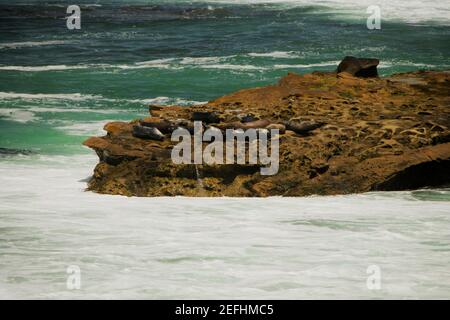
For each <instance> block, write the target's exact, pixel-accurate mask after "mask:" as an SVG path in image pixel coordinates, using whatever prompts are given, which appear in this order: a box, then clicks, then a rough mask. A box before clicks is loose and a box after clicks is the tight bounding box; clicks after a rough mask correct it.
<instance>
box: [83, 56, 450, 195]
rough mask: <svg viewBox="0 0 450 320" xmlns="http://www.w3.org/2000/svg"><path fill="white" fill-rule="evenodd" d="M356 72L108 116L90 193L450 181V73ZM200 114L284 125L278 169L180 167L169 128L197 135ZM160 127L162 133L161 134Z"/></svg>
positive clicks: (271, 191) (229, 123)
mask: <svg viewBox="0 0 450 320" xmlns="http://www.w3.org/2000/svg"><path fill="white" fill-rule="evenodd" d="M372 65H373V64H372ZM363 66H366V64H363ZM371 67H372V66H371ZM363 69H364V68H363ZM347 70H348V69H347ZM355 70H356V69H355ZM351 73H352V72H350V73H349V72H340V73H337V72H336V73H319V72H314V73H312V74H306V75H298V74H293V73H291V74H288V75H287V76H285V77H283V78H282V79H281V80H280V81H279V82H278V83H277V84H275V85H270V86H266V87H261V88H254V89H245V90H241V91H238V92H235V93H232V94H229V95H226V96H223V97H220V98H218V99H216V100H213V101H210V102H208V103H207V104H205V105H201V106H192V107H182V106H151V107H150V116H149V117H148V118H145V119H139V120H135V121H132V122H130V123H126V122H111V123H108V124H107V125H106V126H105V130H106V132H107V134H106V135H105V136H104V137H92V138H89V139H88V140H86V141H85V142H84V144H85V145H86V146H88V147H90V148H92V149H94V150H95V151H96V152H97V154H98V156H99V159H100V162H99V164H98V165H97V166H96V168H95V170H94V175H93V177H92V179H91V180H90V182H89V190H92V191H96V192H100V193H108V194H121V195H127V196H132V195H134V196H167V195H170V196H173V195H186V196H241V197H244V196H258V197H264V196H273V195H283V196H305V195H311V194H321V195H328V194H346V193H357V192H366V191H371V190H405V189H414V188H420V187H424V186H436V185H442V184H447V183H450V172H449V168H450V166H449V162H450V131H449V127H450V73H449V72H431V71H429V72H424V71H419V72H412V73H405V74H397V75H393V76H391V77H387V78H367V79H364V78H360V77H357V76H353V75H352V74H351ZM355 75H358V72H356V73H355ZM197 119H201V120H203V124H204V127H205V128H207V127H214V128H217V130H222V131H223V130H226V129H227V128H228V129H229V128H232V129H241V128H244V129H245V128H256V129H259V130H265V129H270V128H278V129H279V130H280V134H279V135H276V136H274V137H269V138H270V139H279V143H280V146H279V155H280V166H279V171H278V173H277V174H275V175H271V176H264V175H261V173H260V170H259V169H260V165H258V164H256V165H255V164H224V165H194V164H174V163H173V162H172V160H171V157H170V155H171V150H172V148H173V146H174V144H176V142H172V141H171V139H170V133H171V132H172V131H173V130H174V129H175V128H179V127H183V128H185V129H187V130H188V131H190V132H192V130H193V122H192V121H193V120H197ZM136 127H139V130H141V129H142V128H155V129H157V130H158V132H156V131H154V130H152V131H151V133H149V132H147V131H145V130H144V131H145V132H147V133H148V135H147V136H145V134H143V135H144V136H139V135H136V130H137V129H135V128H136ZM141 131H142V130H141ZM141 131H139V132H141ZM155 132H156V134H157V136H159V134H161V135H163V138H162V139H152V138H151V134H155Z"/></svg>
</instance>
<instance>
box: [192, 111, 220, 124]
mask: <svg viewBox="0 0 450 320" xmlns="http://www.w3.org/2000/svg"><path fill="white" fill-rule="evenodd" d="M192 121H202V122H205V123H217V122H219V121H220V118H219V116H218V115H217V114H216V113H215V112H210V111H194V112H192Z"/></svg>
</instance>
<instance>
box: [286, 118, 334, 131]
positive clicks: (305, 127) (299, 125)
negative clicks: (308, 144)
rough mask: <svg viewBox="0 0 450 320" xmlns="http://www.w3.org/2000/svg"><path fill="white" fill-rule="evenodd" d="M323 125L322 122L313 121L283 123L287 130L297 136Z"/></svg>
mask: <svg viewBox="0 0 450 320" xmlns="http://www.w3.org/2000/svg"><path fill="white" fill-rule="evenodd" d="M324 124H325V123H323V122H315V121H301V122H296V121H292V120H290V121H285V122H284V125H285V126H286V129H287V130H291V131H294V132H295V133H297V134H307V133H309V132H310V131H312V130H314V129H317V128H320V127H321V126H323V125H324Z"/></svg>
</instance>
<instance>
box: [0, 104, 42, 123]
mask: <svg viewBox="0 0 450 320" xmlns="http://www.w3.org/2000/svg"><path fill="white" fill-rule="evenodd" d="M0 118H4V119H8V120H11V121H16V122H20V123H26V122H30V121H34V120H36V117H35V114H34V112H32V111H29V110H23V109H13V108H0Z"/></svg>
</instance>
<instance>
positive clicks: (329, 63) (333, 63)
mask: <svg viewBox="0 0 450 320" xmlns="http://www.w3.org/2000/svg"><path fill="white" fill-rule="evenodd" d="M339 62H340V61H327V62H320V63H309V64H275V65H274V66H273V68H274V69H289V68H299V69H304V68H314V67H328V66H338V64H339Z"/></svg>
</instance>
